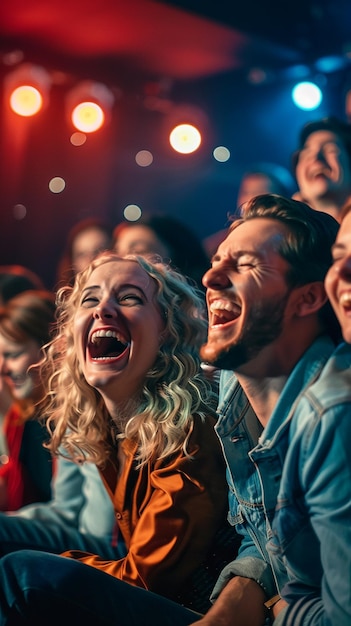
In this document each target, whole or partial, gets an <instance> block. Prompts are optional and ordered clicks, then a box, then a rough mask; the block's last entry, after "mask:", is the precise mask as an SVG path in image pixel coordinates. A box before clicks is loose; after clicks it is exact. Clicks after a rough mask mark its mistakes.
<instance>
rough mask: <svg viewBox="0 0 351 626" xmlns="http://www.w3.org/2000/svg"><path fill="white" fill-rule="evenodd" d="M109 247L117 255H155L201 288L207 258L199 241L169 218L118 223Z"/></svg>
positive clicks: (152, 216) (152, 218)
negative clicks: (111, 245) (111, 244)
mask: <svg viewBox="0 0 351 626" xmlns="http://www.w3.org/2000/svg"><path fill="white" fill-rule="evenodd" d="M113 247H114V250H115V252H117V254H119V255H120V256H124V255H126V254H140V255H145V254H156V255H159V256H160V257H161V258H162V259H163V260H164V261H165V262H166V263H169V264H170V266H171V267H173V269H176V270H178V271H179V272H181V273H182V274H183V275H184V276H188V277H189V278H191V279H192V280H193V281H194V282H195V284H196V286H197V287H199V288H200V289H202V277H203V275H204V273H205V272H206V271H207V270H208V268H209V265H210V263H209V259H208V257H207V254H206V252H205V250H204V248H203V246H202V243H201V241H200V239H199V238H198V237H197V236H196V235H195V233H194V232H193V231H192V230H191V229H190V228H188V226H186V225H185V224H183V223H182V222H180V221H179V220H177V219H175V218H174V217H170V216H169V215H151V216H148V217H143V218H142V219H140V220H138V221H137V222H121V223H120V224H118V225H117V226H116V228H115V229H114V231H113Z"/></svg>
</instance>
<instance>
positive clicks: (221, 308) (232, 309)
mask: <svg viewBox="0 0 351 626" xmlns="http://www.w3.org/2000/svg"><path fill="white" fill-rule="evenodd" d="M210 311H211V314H212V320H211V326H219V325H223V324H227V323H228V322H232V321H234V320H236V319H237V318H238V317H239V315H240V313H241V307H240V306H239V305H238V304H235V303H233V302H227V301H223V300H215V301H214V302H212V303H211V305H210Z"/></svg>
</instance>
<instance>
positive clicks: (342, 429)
mask: <svg viewBox="0 0 351 626" xmlns="http://www.w3.org/2000/svg"><path fill="white" fill-rule="evenodd" d="M333 351H334V345H333V343H332V342H331V340H330V339H329V338H327V337H321V338H319V339H318V340H317V341H315V342H314V343H313V345H312V346H311V347H310V348H309V349H308V350H307V351H306V353H305V354H304V355H303V357H302V358H301V359H300V361H299V362H298V363H297V365H296V366H295V368H294V370H293V372H292V373H291V375H290V376H289V378H288V380H287V382H286V384H285V386H284V389H283V390H282V393H281V396H280V398H279V401H278V403H277V405H276V408H275V410H274V412H273V413H272V415H271V417H270V420H269V422H268V424H267V427H266V428H265V429H264V431H263V433H262V435H261V436H260V437H259V440H258V443H257V439H256V440H255V435H254V434H253V432H252V427H250V406H249V404H248V401H247V399H246V397H245V395H244V393H243V390H242V389H241V387H240V385H239V383H238V381H237V380H236V378H235V376H234V375H233V373H230V372H223V373H222V379H221V385H220V402H219V406H218V413H219V420H218V422H217V425H216V431H217V434H218V436H219V437H220V440H221V442H222V446H223V451H224V454H225V458H226V462H227V479H228V484H229V521H230V523H231V524H233V525H235V526H236V528H237V530H238V532H239V533H240V534H241V535H242V536H243V540H242V544H241V548H240V551H239V555H238V557H237V559H236V560H235V561H233V562H232V563H230V564H229V565H228V566H227V567H226V568H225V569H224V570H223V572H222V574H221V577H220V578H219V580H218V582H217V585H216V587H215V589H214V592H213V595H212V600H215V599H216V597H217V596H218V595H219V593H220V591H221V589H222V588H223V586H225V584H226V583H227V582H228V580H229V579H230V578H231V577H232V576H235V575H239V576H244V577H248V578H252V579H254V580H256V581H257V582H258V583H259V584H260V585H261V586H262V587H263V589H264V591H265V593H266V595H267V597H271V596H273V595H275V594H276V593H277V592H279V593H281V594H282V596H283V597H284V599H285V600H287V602H288V603H289V607H288V609H285V610H283V611H282V612H281V613H280V615H279V616H278V618H277V619H276V620H275V622H274V623H275V625H276V626H282V625H284V626H288V625H293V626H297V625H300V624H301V625H302V624H303V625H304V626H307V625H309V626H312V625H313V626H317V624H318V626H322V625H323V626H327V625H328V626H330V625H333V626H350V624H351V593H350V584H351V476H350V473H351V452H350V448H351V445H350V442H351V370H350V364H351V349H350V347H349V346H345V344H343V345H342V346H340V347H339V348H338V349H337V350H336V351H335V354H332V353H333ZM251 421H252V420H251ZM341 567H342V571H341Z"/></svg>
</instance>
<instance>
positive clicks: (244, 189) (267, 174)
mask: <svg viewBox="0 0 351 626" xmlns="http://www.w3.org/2000/svg"><path fill="white" fill-rule="evenodd" d="M264 193H276V194H279V195H281V196H290V195H291V191H290V189H289V184H288V182H283V181H282V180H281V179H280V178H279V176H278V175H277V174H275V173H274V172H273V171H272V168H268V167H264V166H260V168H253V169H251V170H247V171H246V172H245V173H244V174H243V175H242V178H241V180H240V184H239V190H238V195H237V200H236V207H234V210H233V211H232V214H233V215H234V216H235V214H237V215H238V216H239V215H240V209H241V207H242V206H243V205H244V204H245V202H247V201H248V200H250V199H251V198H253V197H254V196H258V195H260V194H264ZM231 221H232V218H231ZM227 234H228V227H227V228H224V229H222V230H220V231H218V232H216V233H213V234H212V235H209V236H208V237H206V239H205V240H204V246H205V249H206V251H207V254H208V255H209V257H210V258H212V256H213V255H214V254H215V252H216V250H217V248H218V246H219V244H220V243H221V242H222V241H223V239H225V238H226V236H227Z"/></svg>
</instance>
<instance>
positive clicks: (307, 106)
mask: <svg viewBox="0 0 351 626" xmlns="http://www.w3.org/2000/svg"><path fill="white" fill-rule="evenodd" d="M292 99H293V102H294V104H295V105H296V106H297V107H298V108H299V109H302V110H303V111H313V110H314V109H317V108H318V107H319V105H320V104H321V102H322V99H323V95H322V91H321V90H320V88H319V87H318V85H316V84H315V83H311V82H309V81H304V82H302V83H298V84H297V85H295V87H294V89H293V90H292Z"/></svg>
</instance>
